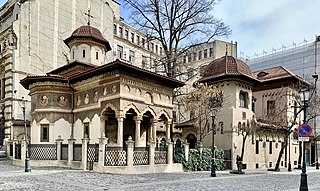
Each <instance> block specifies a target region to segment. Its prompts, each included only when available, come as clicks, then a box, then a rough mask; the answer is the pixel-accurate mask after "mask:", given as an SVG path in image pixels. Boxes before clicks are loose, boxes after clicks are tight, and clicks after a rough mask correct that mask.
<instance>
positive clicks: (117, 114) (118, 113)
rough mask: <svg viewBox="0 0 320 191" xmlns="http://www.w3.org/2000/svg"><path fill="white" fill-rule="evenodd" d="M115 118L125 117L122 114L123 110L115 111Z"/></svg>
mask: <svg viewBox="0 0 320 191" xmlns="http://www.w3.org/2000/svg"><path fill="white" fill-rule="evenodd" d="M116 118H117V119H120V118H122V119H123V118H125V114H123V112H122V111H119V112H116Z"/></svg>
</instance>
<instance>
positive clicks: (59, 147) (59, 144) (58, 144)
mask: <svg viewBox="0 0 320 191" xmlns="http://www.w3.org/2000/svg"><path fill="white" fill-rule="evenodd" d="M62 142H63V139H61V136H60V135H59V136H58V139H56V144H57V160H58V161H60V160H61V144H62Z"/></svg>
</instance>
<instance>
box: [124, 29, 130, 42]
mask: <svg viewBox="0 0 320 191" xmlns="http://www.w3.org/2000/svg"><path fill="white" fill-rule="evenodd" d="M124 38H125V39H127V40H128V39H129V31H128V30H125V31H124Z"/></svg>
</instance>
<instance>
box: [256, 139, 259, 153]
mask: <svg viewBox="0 0 320 191" xmlns="http://www.w3.org/2000/svg"><path fill="white" fill-rule="evenodd" d="M256 154H259V140H256Z"/></svg>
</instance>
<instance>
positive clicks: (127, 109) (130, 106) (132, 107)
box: [123, 103, 141, 115]
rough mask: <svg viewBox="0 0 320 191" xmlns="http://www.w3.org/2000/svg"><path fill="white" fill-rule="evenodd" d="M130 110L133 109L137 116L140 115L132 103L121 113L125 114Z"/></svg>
mask: <svg viewBox="0 0 320 191" xmlns="http://www.w3.org/2000/svg"><path fill="white" fill-rule="evenodd" d="M130 109H133V110H134V111H135V112H136V113H137V115H141V113H140V111H139V109H138V108H137V106H136V105H134V104H133V103H130V104H129V105H127V106H126V107H125V108H124V109H123V113H124V114H125V113H127V112H128V111H129V110H130Z"/></svg>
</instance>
